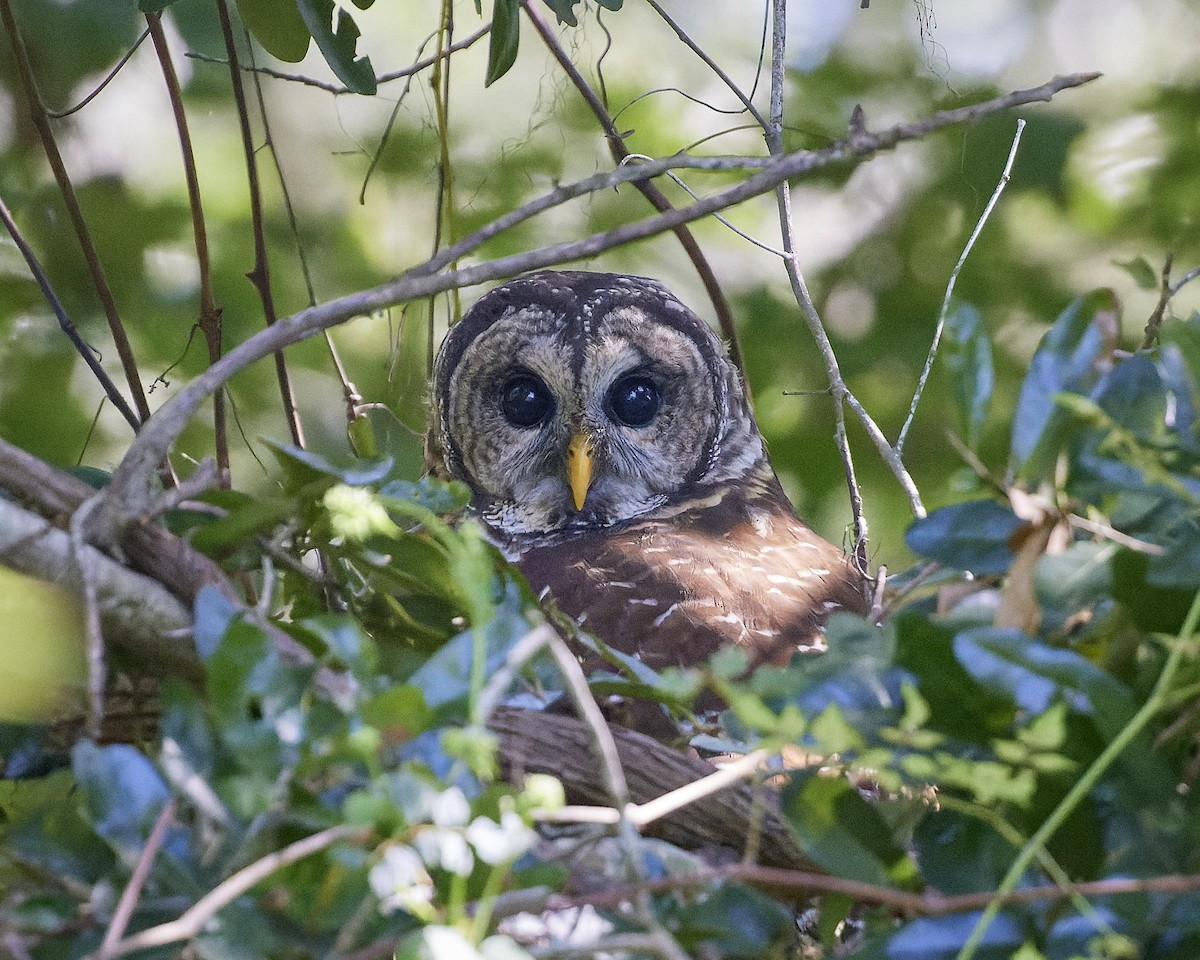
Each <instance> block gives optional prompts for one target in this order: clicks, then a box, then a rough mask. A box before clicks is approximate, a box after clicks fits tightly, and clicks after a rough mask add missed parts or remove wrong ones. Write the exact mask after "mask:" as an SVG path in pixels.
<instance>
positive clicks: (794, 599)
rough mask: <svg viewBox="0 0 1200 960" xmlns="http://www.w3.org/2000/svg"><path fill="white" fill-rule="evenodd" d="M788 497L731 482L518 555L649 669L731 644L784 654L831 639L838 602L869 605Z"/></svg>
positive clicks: (764, 655) (768, 655)
mask: <svg viewBox="0 0 1200 960" xmlns="http://www.w3.org/2000/svg"><path fill="white" fill-rule="evenodd" d="M773 486H777V484H773ZM770 492H771V493H776V491H774V490H772V491H770ZM786 503H787V502H786V500H785V499H784V498H783V493H782V491H781V490H780V491H777V493H776V495H775V496H769V495H759V496H757V497H755V498H754V502H748V500H747V498H746V497H745V496H744V494H743V491H740V490H738V489H729V490H726V491H724V492H723V494H722V495H720V499H719V501H718V502H715V503H712V504H705V505H704V506H703V507H698V508H695V509H689V510H686V511H683V512H681V513H679V514H677V515H675V516H672V517H669V518H663V519H656V520H651V521H645V522H640V523H634V524H631V525H628V526H626V527H623V528H620V529H615V530H609V531H591V532H585V533H581V534H579V535H576V536H574V537H571V538H568V539H565V540H562V541H560V542H556V543H550V544H547V545H542V546H533V547H530V548H529V549H527V550H525V551H524V553H523V554H522V555H521V557H520V560H519V565H520V567H521V570H522V572H523V573H524V574H525V576H526V577H527V578H528V580H529V582H530V584H531V586H533V588H534V590H535V591H538V592H542V591H548V592H549V594H550V595H552V596H553V597H554V600H555V602H556V603H557V604H558V606H559V607H560V608H561V609H562V610H563V611H564V612H566V613H568V614H570V615H571V616H572V617H573V618H575V619H576V620H577V621H578V622H579V624H580V626H581V628H582V629H583V630H584V631H586V632H588V633H591V634H592V635H594V636H596V637H597V639H599V640H601V641H602V642H603V643H605V644H606V645H608V646H611V647H613V648H615V649H617V650H620V651H622V652H624V653H627V654H631V655H634V656H637V657H638V658H639V659H641V660H642V662H644V663H645V664H646V665H647V666H649V667H651V668H652V669H655V670H661V669H663V668H664V667H670V666H679V667H687V666H694V665H697V664H700V663H703V662H704V661H705V660H707V659H708V658H709V657H711V656H712V655H713V654H714V653H715V652H716V651H717V650H718V649H719V648H720V647H721V646H722V645H724V644H734V645H737V646H739V647H742V648H743V649H745V650H746V652H747V653H748V654H749V657H750V666H751V667H753V666H757V665H758V664H761V663H777V664H782V663H786V662H787V661H788V660H789V659H790V658H791V656H792V655H793V654H794V653H804V652H812V651H816V650H820V649H822V648H823V633H822V625H823V623H824V621H825V619H826V618H827V617H828V616H829V615H830V614H831V613H832V612H834V611H837V610H845V611H848V612H852V613H865V612H866V601H865V599H864V594H863V589H862V579H861V577H859V575H858V574H857V573H856V572H854V570H853V569H852V568H851V566H850V565H849V563H848V562H847V560H846V557H845V556H844V554H843V553H842V551H841V550H840V549H839V548H837V547H835V546H833V545H832V544H830V543H828V542H827V541H825V540H823V539H822V538H821V537H819V536H817V535H816V534H815V533H813V531H812V530H810V529H809V528H808V527H807V526H806V525H804V524H803V523H802V522H801V521H799V520H798V519H796V518H795V517H794V516H792V515H791V513H790V510H789V509H787V506H786ZM591 665H593V666H594V665H598V664H596V663H593V664H591Z"/></svg>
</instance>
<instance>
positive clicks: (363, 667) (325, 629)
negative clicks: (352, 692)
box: [300, 614, 379, 679]
mask: <svg viewBox="0 0 1200 960" xmlns="http://www.w3.org/2000/svg"><path fill="white" fill-rule="evenodd" d="M300 626H301V627H302V628H303V629H305V630H307V631H309V632H310V633H312V634H313V635H314V636H316V637H317V638H318V639H319V640H320V641H321V643H322V644H323V645H324V647H325V649H326V650H327V651H328V653H329V655H331V656H332V657H333V658H334V663H333V666H334V669H339V670H340V669H344V668H349V669H350V670H351V671H352V672H353V673H354V675H355V676H356V677H359V678H360V679H366V678H368V677H369V676H370V675H371V674H372V673H373V672H374V670H375V668H376V667H377V666H378V663H379V651H378V650H377V649H376V647H375V641H373V640H372V639H371V638H370V637H368V636H367V635H366V634H365V633H364V632H363V630H362V628H361V627H360V626H359V625H358V624H357V623H356V622H355V621H354V620H353V619H351V618H350V617H347V616H344V615H338V614H325V615H323V616H319V617H310V618H309V619H307V620H304V621H302V622H301V624H300Z"/></svg>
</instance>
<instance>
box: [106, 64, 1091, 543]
mask: <svg viewBox="0 0 1200 960" xmlns="http://www.w3.org/2000/svg"><path fill="white" fill-rule="evenodd" d="M1097 76H1099V74H1095V73H1091V74H1071V75H1069V76H1065V77H1056V78H1055V79H1054V80H1051V81H1049V82H1048V83H1045V84H1042V85H1041V86H1039V87H1035V88H1033V89H1030V90H1020V91H1015V92H1013V93H1010V94H1007V95H1005V96H1003V97H997V98H994V99H992V100H988V101H986V102H984V103H979V104H975V105H973V106H969V107H960V108H958V109H955V110H946V111H942V112H941V113H937V114H934V115H933V116H931V117H928V118H926V119H925V120H922V121H919V122H917V123H910V124H900V125H898V126H895V127H892V128H890V129H889V130H885V131H883V132H881V133H870V132H867V131H866V130H862V129H857V128H855V129H852V130H851V131H850V133H849V134H848V135H847V136H846V137H844V138H842V139H841V140H839V141H837V142H836V143H834V144H832V145H830V146H829V147H826V148H824V149H821V150H814V151H798V152H796V153H792V154H785V155H782V156H780V157H778V158H776V159H773V160H771V161H768V162H767V164H766V165H765V166H763V168H762V169H761V170H759V171H758V172H757V173H755V174H753V175H751V176H749V177H747V178H746V179H745V180H743V181H741V182H740V183H737V184H735V185H733V186H731V187H728V188H726V189H724V190H720V191H717V192H716V193H713V194H710V195H709V196H707V197H705V198H704V199H702V200H698V201H696V202H695V203H693V204H691V205H689V206H686V207H678V208H675V209H673V210H669V211H666V212H665V213H660V214H657V215H655V216H651V217H647V218H645V219H643V220H638V221H635V222H633V223H627V224H622V225H621V226H619V227H616V228H615V229H612V230H607V231H604V232H602V233H596V234H592V235H591V236H589V237H585V238H584V239H582V240H575V241H570V242H566V243H558V244H552V245H550V246H545V247H540V248H538V249H536V250H531V251H529V252H527V253H520V254H513V255H510V256H506V257H499V258H497V259H495V260H489V261H485V262H483V263H479V264H475V265H472V266H468V267H462V268H457V269H452V268H450V266H449V265H450V264H452V263H455V262H456V261H458V260H459V259H461V258H462V257H464V256H465V255H466V254H468V253H470V252H472V251H473V250H475V249H476V248H478V247H479V246H480V245H482V244H483V243H484V242H486V241H487V240H489V239H490V238H491V237H493V236H495V235H496V234H498V233H500V232H502V231H503V230H506V229H508V228H510V227H512V226H514V225H516V224H518V223H521V222H523V221H524V220H527V219H529V218H531V217H533V216H536V215H537V214H538V213H541V212H542V211H544V210H548V209H550V208H552V207H555V206H559V205H561V204H563V203H565V202H567V201H568V200H571V199H573V198H575V197H578V196H583V195H585V194H588V193H593V192H596V191H598V190H604V189H609V188H612V187H614V186H617V185H619V184H621V183H627V182H631V181H633V180H643V179H647V178H650V177H653V176H657V175H658V174H660V173H662V172H663V171H664V170H668V169H672V168H675V167H682V166H698V167H708V168H710V169H728V168H735V167H738V166H743V167H744V166H747V165H761V164H762V160H761V158H751V160H750V162H749V163H747V162H746V158H715V159H714V160H707V161H706V160H704V159H703V158H701V159H700V162H696V160H695V158H686V157H669V158H664V159H662V160H658V161H655V162H653V163H647V164H643V165H640V166H637V167H621V168H620V169H618V170H614V171H612V172H610V173H606V174H598V175H595V176H592V177H588V178H587V179H585V180H581V181H578V182H577V183H574V184H570V185H567V186H563V187H560V188H558V189H556V190H553V191H551V192H550V193H548V194H546V195H544V196H542V197H540V198H538V199H536V200H534V201H531V202H530V203H528V204H525V205H524V206H522V207H520V208H518V209H517V210H514V211H512V212H511V213H509V214H507V215H505V216H504V217H500V218H499V219H497V220H495V221H493V222H492V223H491V224H489V225H488V226H487V227H484V228H483V229H481V230H479V231H477V232H476V233H474V234H472V235H471V236H469V237H466V238H464V239H463V240H461V241H459V242H458V243H456V244H454V245H452V246H450V247H447V248H446V249H444V250H443V251H441V253H439V254H438V255H437V256H435V257H433V258H431V259H430V260H428V261H426V262H425V263H423V264H421V265H419V266H417V267H414V268H413V269H411V270H408V271H406V272H405V273H403V274H401V275H400V276H399V277H397V278H396V279H394V280H391V281H389V282H387V283H384V284H381V285H379V286H377V287H372V288H371V289H368V290H363V291H359V292H357V293H353V294H348V295H346V296H343V297H339V298H337V299H334V300H331V301H328V302H327V303H324V304H321V305H319V306H316V307H310V308H308V309H306V310H302V311H300V312H299V313H297V314H294V315H293V316H291V317H289V318H287V319H286V320H281V321H279V322H278V323H276V324H275V325H274V326H271V327H268V328H267V329H266V330H263V331H260V332H259V333H257V334H255V335H254V336H253V337H251V338H250V339H248V340H246V341H244V342H243V343H241V344H239V345H238V346H237V347H235V348H234V349H233V350H231V351H229V352H228V353H227V354H225V356H223V357H222V358H221V359H220V360H218V361H217V362H216V363H215V364H213V365H212V366H211V367H209V368H208V369H207V370H206V371H205V372H204V373H202V374H201V375H200V376H199V377H197V378H196V379H195V380H193V381H192V382H191V383H189V384H188V385H187V386H185V387H184V388H183V389H182V390H181V391H180V392H179V393H178V394H176V395H175V396H174V397H173V398H172V399H171V400H169V401H168V402H167V403H165V404H164V405H163V406H162V407H161V408H160V409H159V410H158V412H157V413H156V414H155V415H154V417H153V418H152V419H151V420H150V421H149V422H148V423H147V424H145V425H144V426H143V427H142V430H141V431H140V432H139V434H138V437H137V439H135V440H134V442H133V444H132V445H131V446H130V448H129V451H128V453H127V454H126V455H125V458H124V459H123V460H122V461H121V464H120V466H118V468H117V470H116V472H115V473H114V474H113V478H112V483H111V484H110V486H109V488H108V496H107V498H106V501H105V503H104V505H103V506H102V508H101V509H100V510H99V511H97V516H96V525H95V526H94V527H93V537H94V539H95V540H96V541H97V542H100V543H111V542H114V541H115V540H116V539H117V535H118V532H119V530H120V529H121V528H122V527H123V526H124V525H125V524H126V523H127V522H128V521H129V519H131V518H133V517H135V516H138V515H140V514H141V513H142V512H144V511H145V510H146V509H147V508H148V506H149V504H150V500H151V495H152V491H151V478H152V476H153V472H154V468H155V465H156V464H157V463H159V462H160V461H161V460H162V459H163V458H164V457H165V456H166V454H167V453H168V451H169V450H170V449H171V446H172V444H174V442H175V439H176V438H177V437H178V436H179V434H180V433H181V432H182V430H183V429H184V427H185V426H186V425H187V423H188V421H189V420H190V419H191V417H192V415H193V414H194V413H195V412H196V410H197V409H198V408H199V406H200V404H201V403H203V402H204V400H205V399H206V398H207V397H208V396H209V395H210V394H212V393H213V391H215V390H217V389H219V388H220V387H221V386H222V385H223V384H224V383H225V382H226V381H227V380H228V379H229V378H230V377H231V376H233V375H234V374H235V373H237V372H238V371H239V370H241V369H242V368H244V367H246V366H247V365H249V364H251V363H253V362H254V361H256V360H259V359H261V358H263V357H265V356H267V355H269V354H271V353H273V352H275V351H276V350H279V349H281V348H283V347H285V346H288V345H289V344H292V343H296V342H298V341H300V340H303V339H305V338H306V337H309V336H312V335H313V334H316V333H319V332H321V331H322V330H326V329H328V328H329V327H332V326H335V325H337V324H339V323H343V322H345V321H346V320H349V319H350V318H351V317H354V316H361V315H363V314H369V313H372V312H374V311H376V310H383V309H385V308H388V307H391V306H394V305H395V304H397V303H402V302H405V301H408V300H415V299H419V298H421V297H428V296H431V295H433V294H436V293H441V292H444V291H446V290H450V289H452V288H460V287H466V286H471V285H473V284H477V283H484V282H486V281H490V280H498V279H501V278H504V277H511V276H514V275H516V274H518V273H523V272H525V271H527V270H535V269H539V268H542V267H549V266H553V265H556V264H560V263H565V262H567V261H570V260H578V259H582V258H585V257H592V256H595V255H596V254H599V253H601V252H603V251H605V250H609V249H611V248H613V247H617V246H621V245H624V244H627V243H631V242H632V241H634V240H641V239H644V238H646V237H651V236H654V235H656V234H659V233H663V232H664V231H666V230H670V229H673V228H674V227H675V226H677V225H678V224H681V223H690V222H691V221H693V220H698V219H699V218H701V217H705V216H708V215H709V214H711V213H715V212H717V211H719V210H724V209H726V208H727V207H731V206H733V205H734V204H737V203H741V202H743V201H744V200H747V199H749V198H751V197H755V196H759V195H761V194H763V193H766V192H768V191H770V190H773V189H775V187H777V186H778V185H779V184H781V183H783V182H785V181H786V180H788V179H790V178H792V177H796V176H799V175H801V174H803V173H806V172H809V171H811V170H815V169H818V168H820V167H824V166H828V165H829V164H832V163H837V162H840V161H844V160H848V159H853V158H858V157H864V156H868V155H870V154H873V153H877V152H879V151H881V150H887V149H891V148H892V147H894V146H896V145H897V144H899V143H902V142H904V141H907V140H915V139H920V138H921V137H924V136H927V135H928V134H929V133H931V132H932V131H934V130H939V129H942V128H943V127H948V126H953V125H955V124H960V123H967V122H971V121H973V120H977V119H979V118H981V117H984V116H988V115H989V114H991V113H995V112H997V111H1000V110H1005V109H1008V108H1009V107H1011V106H1014V105H1017V104H1022V103H1030V102H1033V101H1037V100H1049V99H1051V98H1052V97H1053V96H1054V95H1055V94H1056V93H1058V92H1059V91H1060V90H1063V89H1066V88H1068V87H1074V86H1079V85H1080V84H1084V83H1087V82H1089V81H1090V80H1093V79H1095V78H1096V77H1097Z"/></svg>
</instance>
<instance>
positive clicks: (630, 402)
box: [608, 375, 662, 427]
mask: <svg viewBox="0 0 1200 960" xmlns="http://www.w3.org/2000/svg"><path fill="white" fill-rule="evenodd" d="M661 404H662V394H661V393H659V392H658V387H657V386H656V385H655V383H654V381H653V380H651V379H650V378H649V377H644V376H639V375H634V376H630V377H623V378H622V379H620V380H618V381H617V382H616V384H615V385H614V386H613V388H612V392H611V393H609V395H608V409H609V412H610V413H611V415H612V417H613V419H614V420H616V421H617V422H618V423H621V424H623V425H625V426H627V427H644V426H645V425H646V424H648V423H649V422H650V421H651V420H653V419H654V415H655V414H656V413H658V408H659V406H660V405H661Z"/></svg>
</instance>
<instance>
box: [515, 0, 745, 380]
mask: <svg viewBox="0 0 1200 960" xmlns="http://www.w3.org/2000/svg"><path fill="white" fill-rule="evenodd" d="M521 8H522V9H523V10H524V11H525V15H526V16H527V17H528V18H529V22H530V23H532V24H533V28H534V29H535V30H536V31H537V33H538V36H540V37H541V38H542V42H543V43H545V45H546V49H548V50H549V51H550V53H551V55H552V56H553V57H554V59H555V60H556V61H558V65H559V66H560V67H561V68H562V71H563V72H564V73H565V74H566V75H567V77H568V78H569V79H570V81H571V83H572V84H574V86H575V89H576V90H578V91H579V94H580V96H582V97H583V99H584V101H585V102H586V103H587V105H588V107H589V108H590V109H591V111H592V113H593V114H594V115H595V117H596V120H597V121H598V122H599V123H600V126H601V128H602V129H603V130H604V138H605V139H606V140H607V141H608V149H609V152H610V153H611V154H612V158H613V162H614V163H616V164H617V165H618V166H619V165H620V164H622V163H625V162H626V161H627V160H629V158H630V156H631V154H630V152H629V148H628V147H627V146H626V145H625V138H624V137H623V136H622V135H621V133H620V131H619V130H617V126H616V123H615V122H614V121H613V118H612V117H611V116H610V115H609V112H608V108H607V107H606V106H605V105H604V103H603V101H601V99H600V98H599V97H598V96H597V95H596V92H595V91H594V90H593V89H592V88H591V86H590V85H589V84H588V82H587V80H585V79H584V76H583V74H582V73H580V72H579V68H578V67H576V66H575V64H574V63H572V62H571V58H570V57H568V56H567V53H566V51H565V50H563V48H562V44H560V43H559V42H558V38H557V37H556V36H555V35H554V32H553V31H552V30H551V29H550V28H549V27H548V26H547V25H546V24H545V22H544V21H543V20H542V18H541V17H539V16H538V15H537V13H536V12H535V11H534V9H533V7H532V6H531V5H530V4H529V2H528V0H524V2H523V3H522V4H521ZM634 186H635V188H636V189H637V191H638V192H639V193H640V194H641V195H642V196H643V197H645V198H646V200H647V201H649V203H650V205H651V206H652V207H654V209H655V210H657V211H658V212H659V213H663V212H665V211H667V210H670V209H672V204H671V201H670V200H668V199H667V197H666V194H664V193H663V192H662V191H661V190H660V189H659V188H658V186H657V185H656V184H654V183H652V182H651V181H649V180H639V181H635V183H634ZM673 231H674V233H675V237H676V239H678V240H679V243H680V246H682V247H683V249H684V252H685V253H686V254H687V256H688V259H689V260H691V261H692V266H693V267H695V269H696V273H697V274H699V276H700V281H701V282H702V283H703V284H704V290H705V292H706V293H707V294H708V299H709V300H710V301H711V302H712V306H713V312H714V314H715V315H716V318H717V325H718V326H719V327H720V330H721V336H722V337H724V338H725V341H726V343H727V344H728V346H729V359H730V360H732V361H733V364H734V366H736V367H737V368H738V372H739V373H741V375H742V383H743V385H745V386H746V387H747V388H748V387H749V382H748V381H747V380H746V367H745V364H744V362H743V360H742V347H741V343H740V342H739V340H738V333H737V325H736V324H735V323H734V321H733V310H732V309H731V308H730V306H729V300H728V299H727V298H726V296H725V291H724V290H722V289H721V284H720V282H719V281H718V280H717V275H716V273H715V272H714V271H713V268H712V265H711V264H710V263H709V262H708V258H707V257H706V256H705V255H704V251H703V250H701V249H700V244H699V243H697V242H696V238H695V236H694V235H693V234H692V231H691V230H689V229H688V228H687V226H685V225H684V224H682V223H681V224H679V225H678V226H676V227H674V228H673Z"/></svg>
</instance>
